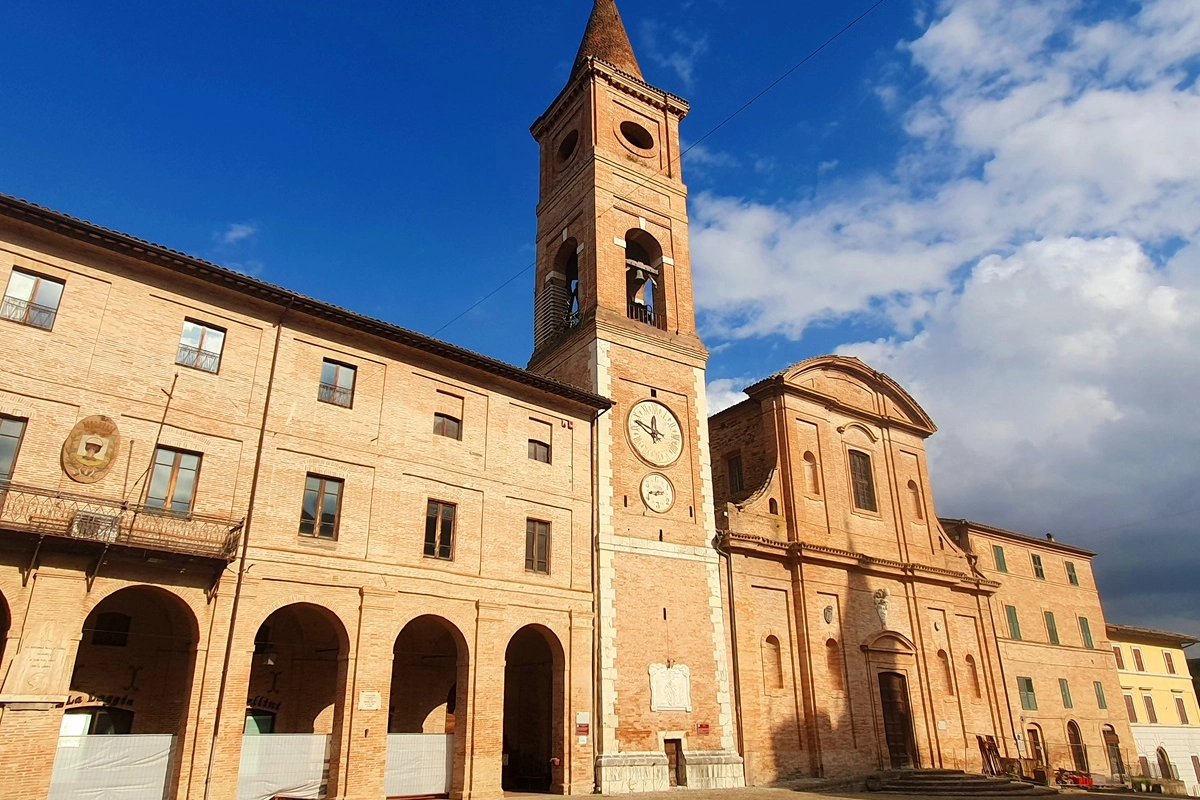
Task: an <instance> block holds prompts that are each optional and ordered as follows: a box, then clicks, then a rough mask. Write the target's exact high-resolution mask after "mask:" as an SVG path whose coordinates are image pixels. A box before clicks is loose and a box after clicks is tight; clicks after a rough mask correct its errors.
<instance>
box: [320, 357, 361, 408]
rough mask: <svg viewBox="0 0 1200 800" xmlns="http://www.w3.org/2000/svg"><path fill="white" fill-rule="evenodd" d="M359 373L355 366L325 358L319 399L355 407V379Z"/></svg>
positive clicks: (346, 406) (323, 401)
mask: <svg viewBox="0 0 1200 800" xmlns="http://www.w3.org/2000/svg"><path fill="white" fill-rule="evenodd" d="M357 375H358V370H357V369H356V368H355V367H352V366H350V365H349V364H342V363H341V362H338V361H330V360H329V359H328V358H327V359H325V361H324V363H322V364H321V386H320V388H319V389H318V390H317V399H318V400H320V401H321V402H322V403H332V404H333V405H335V406H342V407H343V408H351V407H353V405H354V379H355V377H356V376H357Z"/></svg>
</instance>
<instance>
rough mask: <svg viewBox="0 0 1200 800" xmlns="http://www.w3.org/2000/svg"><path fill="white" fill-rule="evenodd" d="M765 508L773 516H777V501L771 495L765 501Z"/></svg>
mask: <svg viewBox="0 0 1200 800" xmlns="http://www.w3.org/2000/svg"><path fill="white" fill-rule="evenodd" d="M767 510H768V511H770V512H771V514H773V515H775V516H779V501H778V500H776V499H775V498H774V497H772V498H771V499H770V500H769V501H767Z"/></svg>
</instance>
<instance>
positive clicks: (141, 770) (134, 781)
mask: <svg viewBox="0 0 1200 800" xmlns="http://www.w3.org/2000/svg"><path fill="white" fill-rule="evenodd" d="M174 744H175V737H174V736H169V735H165V736H129V735H113V736H60V737H58V753H57V755H56V756H55V757H54V771H53V772H52V773H51V774H50V793H49V794H48V795H47V796H46V797H47V800H163V796H164V795H165V794H166V792H167V773H168V772H169V770H170V767H171V750H172V747H173V746H174Z"/></svg>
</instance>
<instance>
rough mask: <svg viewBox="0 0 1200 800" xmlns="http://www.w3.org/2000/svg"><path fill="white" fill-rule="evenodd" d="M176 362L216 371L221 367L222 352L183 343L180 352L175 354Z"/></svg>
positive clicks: (206, 370)
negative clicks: (212, 351) (208, 350)
mask: <svg viewBox="0 0 1200 800" xmlns="http://www.w3.org/2000/svg"><path fill="white" fill-rule="evenodd" d="M175 363H176V364H182V365H183V366H185V367H193V368H195V369H200V370H204V371H205V372H214V373H215V372H216V371H217V370H219V369H220V368H221V354H220V353H209V352H207V351H205V350H201V349H200V348H199V347H191V346H190V345H186V344H181V345H179V352H178V353H176V354H175Z"/></svg>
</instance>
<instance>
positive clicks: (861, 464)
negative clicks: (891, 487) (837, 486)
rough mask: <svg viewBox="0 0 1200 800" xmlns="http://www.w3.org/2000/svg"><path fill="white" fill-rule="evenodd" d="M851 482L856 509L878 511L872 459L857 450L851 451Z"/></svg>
mask: <svg viewBox="0 0 1200 800" xmlns="http://www.w3.org/2000/svg"><path fill="white" fill-rule="evenodd" d="M850 480H851V483H852V484H853V488H854V507H855V508H861V509H862V510H863V511H878V510H879V506H878V505H877V504H876V502H875V479H874V476H872V474H871V457H870V456H869V455H867V454H866V453H860V452H859V451H857V450H851V451H850Z"/></svg>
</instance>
